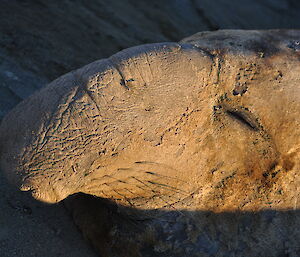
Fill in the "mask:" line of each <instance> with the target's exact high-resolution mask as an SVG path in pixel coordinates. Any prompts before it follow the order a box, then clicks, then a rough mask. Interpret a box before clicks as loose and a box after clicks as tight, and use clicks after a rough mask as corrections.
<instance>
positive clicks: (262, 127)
mask: <svg viewBox="0 0 300 257" xmlns="http://www.w3.org/2000/svg"><path fill="white" fill-rule="evenodd" d="M299 37H300V32H299V31H287V32H284V31H219V32H214V33H200V34H198V35H197V34H196V35H194V36H192V37H191V38H187V39H185V40H183V42H181V43H179V44H176V43H161V44H153V45H145V46H139V47H135V48H130V49H127V50H124V51H122V52H120V53H118V54H116V55H114V56H112V57H110V58H108V59H104V60H100V61H97V62H94V63H92V64H89V65H87V66H85V67H83V68H81V69H79V70H76V71H73V72H71V73H68V74H66V75H64V76H62V77H60V78H58V79H57V80H55V81H53V82H52V83H50V84H49V85H48V86H47V87H46V88H44V89H43V90H41V91H39V92H37V93H36V94H34V95H33V96H32V97H30V98H29V99H27V100H25V101H24V102H22V103H21V104H19V105H18V106H17V107H16V108H15V109H14V110H13V111H11V112H10V113H9V115H7V116H6V117H5V118H4V119H3V121H2V123H1V127H0V143H1V160H0V163H1V169H2V170H3V171H4V172H5V174H6V175H7V177H8V178H9V180H10V181H12V182H13V183H14V184H16V185H17V186H18V187H19V188H20V189H21V190H31V191H32V194H33V196H34V197H35V198H36V199H38V200H41V201H45V202H49V203H55V202H58V201H61V200H63V199H64V198H66V197H67V196H68V195H71V194H74V193H76V192H84V193H87V194H92V195H95V196H98V197H102V198H109V199H112V200H114V201H116V202H118V203H120V204H122V205H127V206H131V207H133V208H137V209H157V208H162V207H163V208H167V209H170V208H171V209H172V208H175V209H185V210H213V211H217V212H220V211H225V210H259V209H264V208H270V207H271V208H274V209H291V208H297V201H296V199H297V196H298V185H299V177H298V171H299V154H300V126H299V125H300V118H299V115H298V114H299V112H300V86H299V85H300V76H299V74H300V65H299V59H300V54H299V49H298V48H297V39H299ZM285 192H289V193H285ZM266 199H271V200H272V201H271V200H270V201H268V202H272V204H268V205H266V204H265V203H266ZM295 202H296V206H295Z"/></svg>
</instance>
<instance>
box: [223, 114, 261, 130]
mask: <svg viewBox="0 0 300 257" xmlns="http://www.w3.org/2000/svg"><path fill="white" fill-rule="evenodd" d="M226 113H227V114H228V115H229V116H230V117H232V118H234V119H235V120H238V121H239V122H241V123H243V124H245V125H246V126H247V127H248V128H250V129H252V130H255V131H257V130H259V127H258V126H257V124H256V122H255V121H253V120H252V119H251V117H249V115H248V114H245V113H243V112H242V111H238V110H226Z"/></svg>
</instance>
